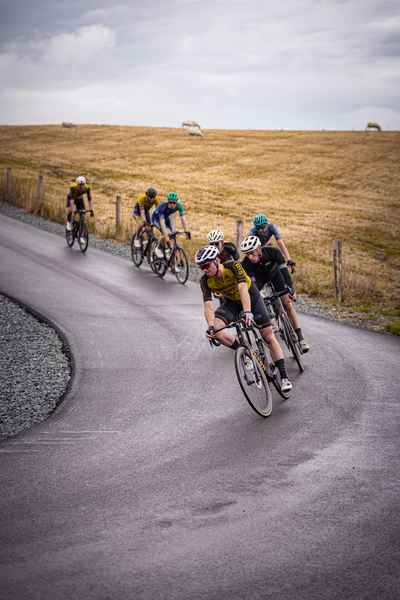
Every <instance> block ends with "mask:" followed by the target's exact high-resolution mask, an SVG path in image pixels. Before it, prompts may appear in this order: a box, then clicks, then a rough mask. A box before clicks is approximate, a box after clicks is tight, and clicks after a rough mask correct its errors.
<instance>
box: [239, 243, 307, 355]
mask: <svg viewBox="0 0 400 600" xmlns="http://www.w3.org/2000/svg"><path fill="white" fill-rule="evenodd" d="M241 251H242V252H243V253H244V254H245V255H246V256H245V258H244V259H243V261H242V265H243V268H244V270H245V271H246V273H247V275H249V277H250V278H251V279H252V280H253V281H254V282H255V284H256V286H257V289H259V290H261V289H262V288H263V287H264V285H265V284H266V283H268V282H272V283H273V286H274V288H275V291H276V292H282V291H283V290H284V289H285V286H286V285H288V286H289V287H290V288H291V289H292V290H293V289H294V288H293V281H292V278H291V276H290V273H289V270H288V268H287V265H286V261H285V259H284V257H283V254H282V252H281V251H280V250H279V249H278V248H275V246H264V247H262V246H261V241H260V239H259V238H258V237H257V236H254V235H252V236H248V237H247V238H245V239H244V240H243V242H242V245H241ZM291 299H292V300H293V301H294V302H295V301H296V300H297V295H296V294H295V293H293V295H289V293H288V294H285V295H283V296H281V300H282V304H283V307H284V309H285V310H286V312H287V316H288V317H289V321H290V323H291V324H292V327H293V329H294V330H295V332H296V335H297V339H298V340H299V343H300V347H301V349H302V351H303V352H308V351H309V349H310V346H309V344H308V343H307V342H306V341H305V339H304V338H303V333H302V331H301V327H300V323H299V319H298V316H297V313H296V311H295V309H294V307H293V304H292V303H291V301H290V300H291Z"/></svg>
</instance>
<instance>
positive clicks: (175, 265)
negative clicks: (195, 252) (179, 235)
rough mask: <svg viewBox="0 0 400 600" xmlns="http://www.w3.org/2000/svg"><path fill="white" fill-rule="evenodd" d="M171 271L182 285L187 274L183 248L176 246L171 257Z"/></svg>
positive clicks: (186, 260) (186, 262) (186, 261)
mask: <svg viewBox="0 0 400 600" xmlns="http://www.w3.org/2000/svg"><path fill="white" fill-rule="evenodd" d="M172 271H173V273H174V274H175V277H176V278H177V280H178V281H179V283H181V284H182V285H183V284H184V283H186V282H187V278H188V276H189V264H188V259H187V258H186V254H185V251H184V249H183V248H181V247H180V246H178V247H177V249H176V251H175V252H174V256H173V259H172Z"/></svg>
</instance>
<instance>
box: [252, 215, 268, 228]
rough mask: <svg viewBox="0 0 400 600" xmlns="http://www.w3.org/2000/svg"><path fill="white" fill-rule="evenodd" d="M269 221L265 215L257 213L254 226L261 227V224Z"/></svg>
mask: <svg viewBox="0 0 400 600" xmlns="http://www.w3.org/2000/svg"><path fill="white" fill-rule="evenodd" d="M267 223H268V219H267V217H266V216H265V215H256V216H255V217H254V219H253V225H254V227H260V225H266V224H267Z"/></svg>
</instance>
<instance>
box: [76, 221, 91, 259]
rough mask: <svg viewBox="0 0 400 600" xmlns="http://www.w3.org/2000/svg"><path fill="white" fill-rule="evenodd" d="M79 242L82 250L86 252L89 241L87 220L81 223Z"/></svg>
mask: <svg viewBox="0 0 400 600" xmlns="http://www.w3.org/2000/svg"><path fill="white" fill-rule="evenodd" d="M78 242H79V247H80V249H81V250H82V252H86V250H87V247H88V243H89V230H88V226H87V223H86V221H82V222H81V224H80V231H79V235H78Z"/></svg>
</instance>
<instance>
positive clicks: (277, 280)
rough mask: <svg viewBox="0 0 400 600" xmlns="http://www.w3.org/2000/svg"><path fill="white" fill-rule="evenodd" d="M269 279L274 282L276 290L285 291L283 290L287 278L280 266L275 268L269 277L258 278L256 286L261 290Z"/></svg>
mask: <svg viewBox="0 0 400 600" xmlns="http://www.w3.org/2000/svg"><path fill="white" fill-rule="evenodd" d="M269 281H271V282H272V284H273V286H274V289H275V291H276V292H283V290H284V289H285V287H286V281H285V278H284V276H283V275H282V271H281V269H280V268H279V267H278V266H276V267H275V268H274V270H273V271H272V273H271V274H270V275H269V276H268V279H259V278H256V286H257V288H258V289H259V290H261V289H262V288H263V287H264V285H265V284H266V283H268V282H269Z"/></svg>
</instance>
